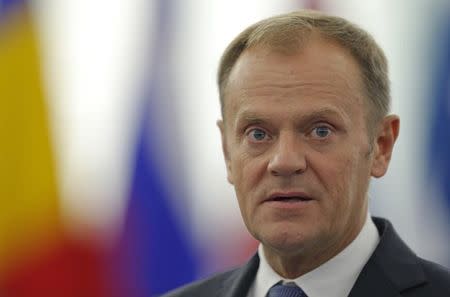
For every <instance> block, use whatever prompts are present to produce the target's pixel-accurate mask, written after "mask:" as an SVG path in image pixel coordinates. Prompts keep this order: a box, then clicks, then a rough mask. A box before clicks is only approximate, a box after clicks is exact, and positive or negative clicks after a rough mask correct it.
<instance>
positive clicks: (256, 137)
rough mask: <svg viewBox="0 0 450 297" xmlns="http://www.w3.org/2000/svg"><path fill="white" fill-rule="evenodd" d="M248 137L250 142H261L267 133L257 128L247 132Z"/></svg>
mask: <svg viewBox="0 0 450 297" xmlns="http://www.w3.org/2000/svg"><path fill="white" fill-rule="evenodd" d="M247 135H248V137H250V140H251V141H257V142H258V141H263V140H265V139H266V138H267V133H266V131H264V130H262V129H259V128H254V129H251V130H250V131H248V133H247Z"/></svg>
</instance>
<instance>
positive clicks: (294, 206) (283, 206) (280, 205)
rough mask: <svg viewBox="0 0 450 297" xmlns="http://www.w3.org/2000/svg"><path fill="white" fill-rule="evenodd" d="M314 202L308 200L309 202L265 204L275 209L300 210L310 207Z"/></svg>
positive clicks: (267, 202)
mask: <svg viewBox="0 0 450 297" xmlns="http://www.w3.org/2000/svg"><path fill="white" fill-rule="evenodd" d="M312 202H313V200H307V201H301V200H298V201H273V200H271V201H265V202H264V204H266V205H267V206H270V207H273V208H280V209H299V208H305V207H308V206H309V205H310V204H311V203H312Z"/></svg>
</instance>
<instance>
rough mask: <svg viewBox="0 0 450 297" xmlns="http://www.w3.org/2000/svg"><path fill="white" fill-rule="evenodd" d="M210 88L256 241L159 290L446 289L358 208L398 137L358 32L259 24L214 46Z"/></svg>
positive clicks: (257, 294)
mask: <svg viewBox="0 0 450 297" xmlns="http://www.w3.org/2000/svg"><path fill="white" fill-rule="evenodd" d="M218 84H219V91H220V100H221V107H222V118H223V120H219V121H218V126H219V128H220V132H221V135H222V144H223V153H224V156H225V162H226V167H227V172H228V181H229V182H230V183H231V184H233V185H234V187H235V190H236V195H237V198H238V202H239V207H240V210H241V214H242V217H243V219H244V222H245V224H246V226H247V228H248V230H249V231H250V233H251V234H252V235H253V236H254V237H255V238H256V239H258V240H259V241H260V242H261V245H260V247H259V250H258V253H257V255H255V256H254V257H253V258H252V259H251V260H250V261H249V262H248V263H247V264H246V265H244V266H243V267H240V268H237V269H235V270H232V271H229V272H225V273H222V274H219V275H217V276H215V277H212V278H211V279H208V280H204V281H200V282H197V283H195V284H191V285H188V286H186V287H184V288H181V289H179V290H177V291H174V292H172V293H169V294H168V295H166V296H168V297H169V296H171V297H176V296H196V297H201V296H230V297H231V296H250V297H262V296H309V297H328V296H330V297H331V296H336V297H337V296H342V297H343V296H424V297H425V296H427V297H428V296H450V272H449V271H448V270H446V269H445V268H443V267H441V266H439V265H437V264H434V263H430V262H428V261H426V260H423V259H420V258H418V257H417V256H416V255H415V254H414V253H413V252H412V251H411V250H410V249H409V248H408V247H407V246H406V245H405V243H403V242H402V241H401V239H400V238H399V237H398V235H397V234H396V233H395V231H394V229H393V227H392V226H391V224H390V223H389V222H388V221H386V220H384V219H378V218H374V219H372V218H371V217H370V215H369V213H368V197H367V190H368V186H369V180H370V178H371V177H376V178H378V177H381V176H383V175H384V174H385V173H386V171H387V169H388V165H389V161H390V159H391V154H392V150H393V147H394V143H395V141H396V139H397V136H398V133H399V118H398V117H397V116H396V115H388V111H389V102H390V94H389V82H388V75H387V61H386V58H385V56H384V54H383V52H382V50H381V49H380V48H379V47H378V45H377V44H376V43H375V41H374V40H373V39H372V37H371V36H370V35H369V34H367V33H366V32H365V31H363V30H361V29H360V28H358V27H356V26H354V25H353V24H350V23H349V22H347V21H346V20H344V19H341V18H337V17H332V16H327V15H324V14H321V13H318V12H313V11H299V12H293V13H289V14H285V15H280V16H275V17H272V18H269V19H265V20H262V21H260V22H259V23H256V24H254V25H252V26H251V27H249V28H247V29H246V30H245V31H243V32H242V33H241V34H240V35H239V36H238V37H236V39H235V40H233V41H232V43H231V44H230V45H229V47H228V48H227V49H226V51H225V53H224V55H223V57H222V60H221V63H220V67H219V73H218Z"/></svg>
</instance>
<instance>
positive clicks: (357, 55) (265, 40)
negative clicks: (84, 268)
mask: <svg viewBox="0 0 450 297" xmlns="http://www.w3.org/2000/svg"><path fill="white" fill-rule="evenodd" d="M312 35H320V36H321V37H323V38H324V39H328V40H330V41H334V42H336V43H337V44H339V45H340V46H342V47H343V48H345V49H346V50H347V51H348V52H349V53H350V54H351V55H352V57H353V58H354V59H355V61H356V62H357V63H358V65H359V69H360V77H361V81H362V84H363V85H362V89H363V91H364V92H365V99H367V103H368V110H370V112H369V113H368V114H367V116H368V118H367V123H368V124H369V125H370V124H373V123H375V122H376V121H378V120H380V119H382V118H383V117H384V116H385V115H386V114H387V113H388V111H389V106H390V90H389V78H388V64H387V60H386V57H385V55H384V53H383V51H382V50H381V48H380V47H379V46H378V45H377V44H376V42H375V40H374V39H373V38H372V37H371V36H370V35H369V34H368V33H367V32H366V31H364V30H362V29H361V28H359V27H357V26H355V25H354V24H352V23H350V22H348V21H347V20H345V19H343V18H339V17H336V16H330V15H326V14H322V13H320V12H316V11H308V10H303V11H297V12H292V13H288V14H284V15H278V16H274V17H271V18H268V19H264V20H262V21H260V22H258V23H255V24H254V25H252V26H250V27H248V28H247V29H245V30H244V31H242V33H241V34H239V35H238V36H237V37H236V38H235V39H234V40H233V41H232V42H231V43H230V44H229V46H228V47H227V48H226V50H225V52H224V53H223V55H222V59H221V61H220V65H219V70H218V75H217V83H218V86H219V94H220V104H221V110H222V117H223V118H224V119H225V113H224V110H225V105H226V102H225V101H226V99H225V98H226V90H227V88H226V87H227V84H228V79H229V76H230V72H231V70H232V69H233V67H234V65H235V64H236V62H237V60H238V59H239V57H240V56H241V55H242V53H243V52H245V51H246V50H248V49H251V48H256V47H258V48H266V49H272V50H274V51H279V52H285V53H293V52H297V51H298V50H300V49H301V48H302V47H304V46H305V45H306V44H308V40H309V39H310V38H311V36H312Z"/></svg>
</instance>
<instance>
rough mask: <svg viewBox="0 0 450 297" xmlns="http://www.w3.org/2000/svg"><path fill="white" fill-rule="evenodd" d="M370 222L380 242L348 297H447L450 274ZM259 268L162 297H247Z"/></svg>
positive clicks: (387, 227) (385, 226) (379, 222)
mask: <svg viewBox="0 0 450 297" xmlns="http://www.w3.org/2000/svg"><path fill="white" fill-rule="evenodd" d="M373 220H374V222H375V225H376V226H377V228H378V232H379V233H380V243H379V244H378V246H377V248H376V249H375V251H374V253H373V254H372V256H371V257H370V259H369V261H368V262H367V263H366V265H365V266H364V268H363V270H362V271H361V273H360V275H359V277H358V279H357V281H356V283H355V285H354V286H353V288H352V290H351V292H350V295H349V296H350V297H356V296H358V297H359V296H361V297H371V296H373V297H400V296H408V297H450V271H449V270H448V269H446V268H444V267H442V266H440V265H438V264H435V263H432V262H429V261H427V260H424V259H421V258H419V257H417V256H416V255H415V254H414V252H413V251H411V250H410V249H409V248H408V246H407V245H406V244H405V243H404V242H403V241H402V240H401V239H400V237H399V236H398V235H397V233H396V232H395V230H394V228H393V227H392V225H391V223H390V222H389V221H387V220H384V219H380V218H373ZM258 266H259V258H258V255H255V256H253V258H251V260H250V261H249V262H248V263H247V264H245V265H244V266H242V267H240V268H237V269H234V270H231V271H228V272H225V273H221V274H218V275H216V276H214V277H212V278H209V279H207V280H203V281H199V282H196V283H193V284H190V285H188V286H185V287H182V288H180V289H177V290H175V291H172V292H169V293H168V294H166V295H163V297H188V296H189V297H246V295H247V293H248V290H249V288H250V285H251V284H252V282H253V279H254V278H255V275H256V271H257V270H258ZM258 297H259V296H258ZM261 297H263V296H261Z"/></svg>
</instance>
